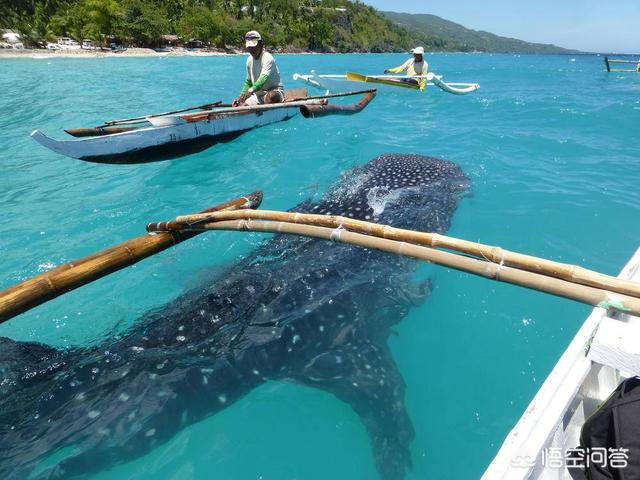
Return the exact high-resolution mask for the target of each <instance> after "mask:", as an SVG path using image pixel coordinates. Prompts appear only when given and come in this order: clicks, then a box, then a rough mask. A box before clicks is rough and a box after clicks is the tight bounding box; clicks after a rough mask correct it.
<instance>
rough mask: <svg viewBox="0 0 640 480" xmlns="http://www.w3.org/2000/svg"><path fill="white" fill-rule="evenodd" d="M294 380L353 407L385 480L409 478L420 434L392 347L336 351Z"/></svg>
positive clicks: (361, 344) (357, 345)
mask: <svg viewBox="0 0 640 480" xmlns="http://www.w3.org/2000/svg"><path fill="white" fill-rule="evenodd" d="M293 379H294V380H295V381H297V382H299V383H302V384H304V385H308V386H312V387H316V388H319V389H322V390H326V391H328V392H331V393H332V394H334V395H335V396H336V397H338V398H339V399H340V400H342V401H344V402H346V403H348V404H349V405H351V407H352V408H353V409H354V410H355V412H356V413H357V414H358V415H359V416H360V419H361V420H362V422H363V424H364V426H365V427H366V429H367V431H368V433H369V437H370V439H371V445H372V448H373V453H374V457H375V460H376V466H377V469H378V472H379V473H380V475H381V478H382V479H383V480H399V479H403V478H405V474H406V472H407V470H408V469H410V468H411V455H410V452H409V444H410V443H411V441H412V440H413V436H414V431H413V425H412V423H411V420H410V419H409V416H408V415H407V412H406V409H405V406H404V391H405V384H404V381H403V379H402V376H401V374H400V372H399V370H398V367H397V366H396V364H395V362H394V360H393V358H392V357H391V352H390V351H389V349H388V347H387V346H386V345H384V346H380V345H377V344H374V343H372V342H369V341H366V340H361V341H356V342H352V343H346V344H344V345H340V346H337V347H334V348H333V349H331V350H329V351H327V352H325V353H322V354H320V355H318V356H316V357H314V358H313V359H312V360H311V361H310V362H309V363H308V364H307V365H306V366H305V367H304V368H303V369H302V370H301V371H299V372H296V374H295V375H294V378H293Z"/></svg>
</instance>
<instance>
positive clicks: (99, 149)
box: [31, 88, 376, 164]
mask: <svg viewBox="0 0 640 480" xmlns="http://www.w3.org/2000/svg"><path fill="white" fill-rule="evenodd" d="M375 93H376V90H373V89H372V90H360V91H356V92H346V93H339V94H331V95H319V96H308V94H307V90H306V89H304V88H302V89H296V90H290V91H287V92H285V101H284V102H283V103H276V104H270V105H258V106H252V107H231V106H229V105H222V104H221V102H216V103H212V104H207V105H202V106H200V107H191V108H185V109H182V110H175V111H173V112H166V113H161V114H155V115H147V116H142V117H134V118H128V119H123V120H111V121H108V122H105V123H104V124H102V125H99V126H97V127H93V128H80V129H67V130H65V131H66V132H67V133H68V134H69V135H72V136H74V137H80V138H76V139H73V140H55V139H52V138H50V137H48V136H46V135H45V134H44V133H42V132H40V131H39V130H35V131H34V132H33V133H31V136H32V137H33V139H34V140H36V141H37V142H38V143H40V144H41V145H44V146H45V147H47V148H49V149H50V150H53V151H54V152H57V153H60V154H62V155H66V156H67V157H72V158H77V159H80V160H86V161H89V162H98V163H120V164H133V163H145V162H154V161H159V160H168V159H172V158H178V157H182V156H185V155H189V154H191V153H196V152H199V151H202V150H205V149H206V148H209V147H211V146H212V145H215V144H216V143H223V142H227V141H229V140H233V139H234V138H236V137H238V136H240V135H242V134H243V133H244V132H246V131H248V130H252V129H254V128H257V127H262V126H264V125H268V124H270V123H275V122H281V121H284V120H289V119H290V118H292V117H295V116H296V115H298V114H299V113H301V114H302V115H303V116H304V117H305V118H314V117H322V116H326V115H333V114H342V115H350V114H354V113H358V112H360V111H361V110H362V109H363V108H365V107H366V106H367V105H368V104H369V102H370V101H371V100H372V99H373V97H374V96H375ZM351 95H364V97H363V98H362V100H361V101H360V102H358V103H356V104H353V105H334V104H328V99H329V98H333V97H346V96H351ZM202 107H204V110H203V111H198V112H192V113H184V112H188V111H191V110H197V109H199V108H202Z"/></svg>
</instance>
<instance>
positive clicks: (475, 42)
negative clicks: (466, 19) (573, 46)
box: [380, 12, 580, 53]
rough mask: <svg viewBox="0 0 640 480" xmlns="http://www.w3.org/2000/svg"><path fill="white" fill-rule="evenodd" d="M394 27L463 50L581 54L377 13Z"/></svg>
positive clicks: (432, 20)
mask: <svg viewBox="0 0 640 480" xmlns="http://www.w3.org/2000/svg"><path fill="white" fill-rule="evenodd" d="M380 13H382V14H383V15H384V16H385V17H387V18H388V19H389V20H391V21H392V22H394V23H395V24H397V25H399V26H401V27H404V28H406V29H407V30H409V31H413V32H415V33H416V34H417V35H424V36H426V37H437V38H442V39H445V40H446V41H447V43H449V44H456V45H458V46H459V49H460V50H462V51H480V52H494V53H498V52H514V53H580V52H579V51H577V50H567V49H565V48H561V47H557V46H555V45H550V44H542V43H529V42H525V41H523V40H518V39H515V38H508V37H501V36H499V35H495V34H493V33H489V32H484V31H482V30H471V29H469V28H465V27H463V26H462V25H460V24H458V23H454V22H450V21H449V20H445V19H444V18H440V17H438V16H436V15H429V14H423V13H418V14H412V13H398V12H380Z"/></svg>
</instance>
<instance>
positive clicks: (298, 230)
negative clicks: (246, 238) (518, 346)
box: [190, 212, 640, 316]
mask: <svg viewBox="0 0 640 480" xmlns="http://www.w3.org/2000/svg"><path fill="white" fill-rule="evenodd" d="M282 213H284V212H282ZM294 215H295V214H294ZM190 228H197V229H198V230H197V231H201V230H240V231H256V232H270V233H289V234H295V235H304V236H308V237H315V238H321V239H325V240H332V241H335V242H341V243H348V244H351V245H357V246H360V247H364V248H371V249H376V250H381V251H384V252H389V253H395V254H398V255H403V256H408V257H413V258H416V259H419V260H424V261H427V262H431V263H435V264H438V265H443V266H447V267H450V268H454V269H456V270H461V271H464V272H467V273H471V274H474V275H479V276H482V277H485V278H489V279H492V280H498V281H501V282H506V283H511V284H514V285H519V286H522V287H526V288H531V289H534V290H538V291H541V292H546V293H550V294H552V295H556V296H560V297H564V298H568V299H571V300H575V301H578V302H581V303H585V304H588V305H592V306H594V307H602V308H607V309H609V308H612V309H615V310H618V311H621V312H625V313H629V314H631V315H636V316H640V298H636V297H632V296H629V295H624V294H620V293H614V292H610V291H607V290H603V289H598V288H594V287H589V286H586V285H581V284H576V283H572V282H568V281H566V280H561V279H558V278H554V277H549V276H546V275H542V274H539V273H533V272H530V271H527V270H520V269H517V268H513V267H508V266H505V265H500V264H496V263H493V262H489V261H486V260H480V259H477V258H470V257H467V256H464V255H459V254H455V253H451V252H446V251H442V250H436V249H433V248H430V247H425V246H421V245H416V244H413V243H407V242H406V241H398V240H391V239H387V238H380V237H376V236H372V235H367V234H363V233H355V232H350V231H349V230H347V229H344V228H330V227H319V226H315V225H308V224H297V223H290V222H283V221H270V220H258V221H253V220H244V219H243V220H221V221H216V222H213V223H204V224H199V225H197V226H194V227H190ZM383 228H384V227H383Z"/></svg>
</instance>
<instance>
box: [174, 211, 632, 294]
mask: <svg viewBox="0 0 640 480" xmlns="http://www.w3.org/2000/svg"><path fill="white" fill-rule="evenodd" d="M239 219H242V220H272V221H283V222H290V223H298V224H308V225H317V226H322V227H329V228H338V227H342V228H344V229H347V230H350V231H352V232H357V233H363V234H365V235H374V236H377V237H380V238H386V239H390V240H398V241H403V242H409V243H415V244H418V245H424V246H427V247H432V248H445V249H448V250H454V251H456V252H461V253H464V254H467V255H473V256H474V257H477V258H479V259H481V260H486V261H489V262H492V263H495V264H498V265H506V266H509V267H514V268H518V269H522V270H527V271H530V272H533V273H539V274H542V275H546V276H549V277H554V278H559V279H561V280H565V281H567V282H572V283H578V284H581V285H586V286H590V287H595V288H599V289H604V290H609V291H611V292H617V293H621V294H624V295H630V296H633V297H638V298H640V284H639V283H636V282H630V281H627V280H622V279H620V278H616V277H612V276H610V275H604V274H602V273H598V272H594V271H593V270H588V269H586V268H583V267H579V266H577V265H569V264H566V263H560V262H554V261H551V260H546V259H544V258H539V257H534V256H530V255H524V254H521V253H516V252H510V251H508V250H504V249H502V248H500V247H493V246H490V245H484V244H482V243H476V242H470V241H468V240H462V239H458V238H454V237H448V236H446V235H440V234H438V233H426V232H416V231H413V230H404V229H401V228H394V227H390V226H388V225H379V224H376V223H371V222H365V221H362V220H355V219H353V218H347V217H341V216H335V215H311V214H305V213H291V212H278V211H271V210H239V211H235V212H215V213H211V214H207V213H205V214H195V215H185V216H180V217H178V218H176V223H175V224H174V226H175V227H176V228H185V227H187V226H188V227H190V228H193V229H198V228H208V226H206V225H204V224H206V223H207V222H218V221H222V220H239Z"/></svg>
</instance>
